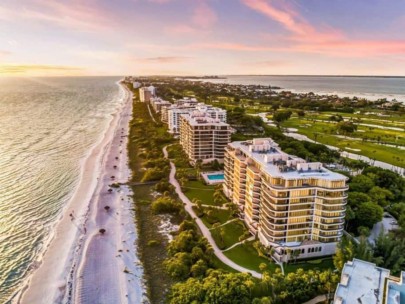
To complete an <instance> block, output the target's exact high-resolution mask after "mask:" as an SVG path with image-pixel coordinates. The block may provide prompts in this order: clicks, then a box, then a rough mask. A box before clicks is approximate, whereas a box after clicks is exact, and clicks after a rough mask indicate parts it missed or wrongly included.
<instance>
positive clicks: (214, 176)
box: [207, 173, 225, 181]
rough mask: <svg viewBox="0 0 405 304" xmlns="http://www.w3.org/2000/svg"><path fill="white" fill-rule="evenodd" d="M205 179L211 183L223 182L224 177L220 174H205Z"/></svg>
mask: <svg viewBox="0 0 405 304" xmlns="http://www.w3.org/2000/svg"><path fill="white" fill-rule="evenodd" d="M207 178H208V179H209V180H211V181H217V180H224V179H225V175H224V174H223V173H222V174H207Z"/></svg>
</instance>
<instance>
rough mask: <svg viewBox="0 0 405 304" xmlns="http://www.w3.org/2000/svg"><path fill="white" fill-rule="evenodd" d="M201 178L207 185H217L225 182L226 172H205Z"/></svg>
mask: <svg viewBox="0 0 405 304" xmlns="http://www.w3.org/2000/svg"><path fill="white" fill-rule="evenodd" d="M201 176H202V177H203V179H204V181H205V183H206V184H207V185H217V184H221V183H223V182H224V181H225V175H224V171H217V172H203V173H201Z"/></svg>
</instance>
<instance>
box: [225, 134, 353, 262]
mask: <svg viewBox="0 0 405 304" xmlns="http://www.w3.org/2000/svg"><path fill="white" fill-rule="evenodd" d="M346 181H347V178H346V177H345V176H343V175H341V174H338V173H335V172H332V171H329V170H327V169H326V168H324V167H323V166H322V164H321V163H317V162H314V163H308V162H306V161H305V160H303V159H301V158H299V157H296V156H292V155H288V154H287V153H284V152H283V151H281V149H280V148H279V147H278V145H277V144H276V143H275V142H274V141H273V140H272V139H270V138H265V139H254V140H251V141H238V142H232V143H230V144H228V146H227V147H226V152H225V183H224V186H223V187H224V193H225V195H226V196H227V197H228V198H229V199H231V201H232V202H233V203H235V204H237V205H238V206H239V208H240V211H241V216H242V218H243V219H244V221H245V223H246V224H247V226H248V227H249V230H250V231H251V233H252V234H255V235H257V236H258V239H259V240H260V242H261V243H262V244H263V245H264V246H266V247H268V248H270V247H271V248H274V256H275V257H276V258H278V259H279V260H282V261H287V260H288V259H289V258H291V253H292V252H293V253H294V258H310V257H316V256H323V255H331V254H333V253H334V252H335V249H336V243H337V242H338V241H339V240H340V238H341V236H342V234H343V224H344V218H345V209H346V207H345V206H346V203H347V190H348V187H347V185H346Z"/></svg>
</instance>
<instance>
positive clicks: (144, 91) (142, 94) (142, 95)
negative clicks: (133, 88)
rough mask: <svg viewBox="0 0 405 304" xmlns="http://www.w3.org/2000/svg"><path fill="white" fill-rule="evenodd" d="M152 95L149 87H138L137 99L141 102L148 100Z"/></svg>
mask: <svg viewBox="0 0 405 304" xmlns="http://www.w3.org/2000/svg"><path fill="white" fill-rule="evenodd" d="M152 96H153V94H152V92H151V91H150V90H149V88H146V87H143V88H140V89H139V100H140V101H142V102H147V101H150V99H151V97H152Z"/></svg>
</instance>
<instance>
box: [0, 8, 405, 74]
mask: <svg viewBox="0 0 405 304" xmlns="http://www.w3.org/2000/svg"><path fill="white" fill-rule="evenodd" d="M404 29H405V1H404V0H70V1H67V0H66V1H56V0H55V1H53V0H1V1H0V76H9V75H18V76H21V75H28V76H64V75H67V76H72V75H79V76H86V75H230V74H234V75H236V74H258V75H264V74H266V75H396V76H405V30H404Z"/></svg>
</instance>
